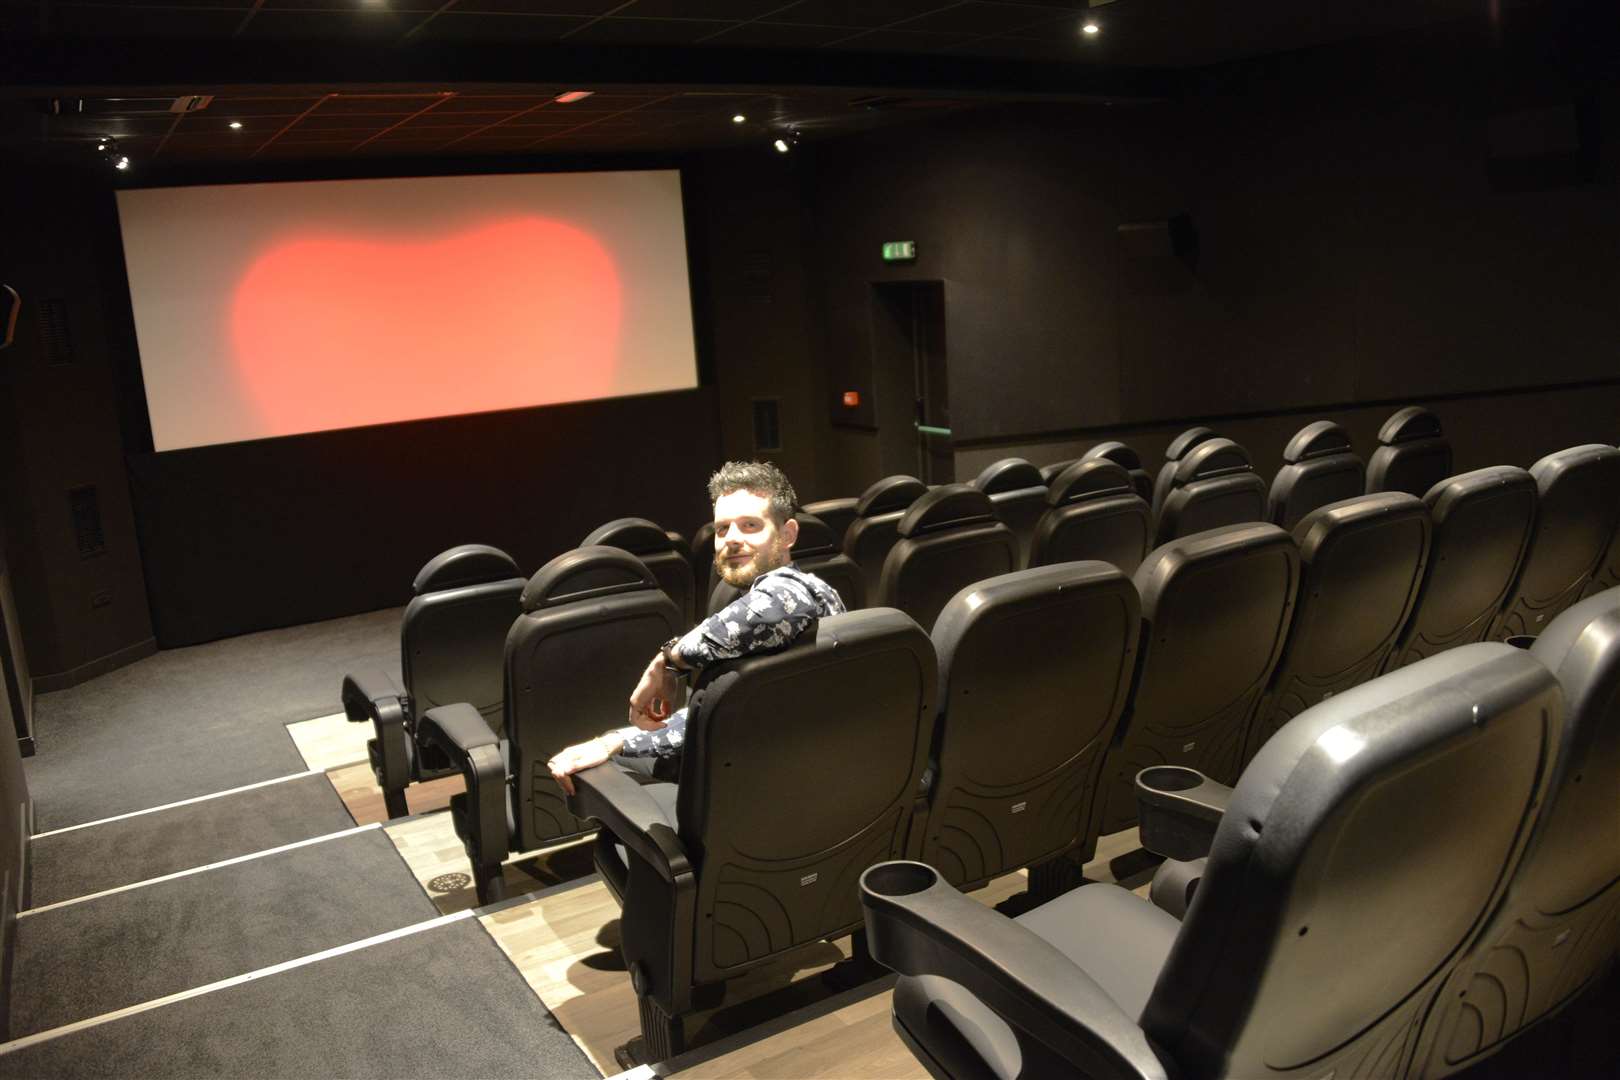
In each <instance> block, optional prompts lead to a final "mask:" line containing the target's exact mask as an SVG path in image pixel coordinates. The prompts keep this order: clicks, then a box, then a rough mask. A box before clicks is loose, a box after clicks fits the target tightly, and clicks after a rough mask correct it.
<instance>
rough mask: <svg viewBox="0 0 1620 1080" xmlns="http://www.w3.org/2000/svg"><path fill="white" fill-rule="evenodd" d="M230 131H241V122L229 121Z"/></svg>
mask: <svg viewBox="0 0 1620 1080" xmlns="http://www.w3.org/2000/svg"><path fill="white" fill-rule="evenodd" d="M231 130H232V131H241V130H242V121H240V120H232V121H231Z"/></svg>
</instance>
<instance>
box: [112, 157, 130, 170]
mask: <svg viewBox="0 0 1620 1080" xmlns="http://www.w3.org/2000/svg"><path fill="white" fill-rule="evenodd" d="M113 168H115V169H117V170H119V171H120V172H123V171H127V170H128V169H129V158H127V157H120V158H119V159H118V160H117V161H115V162H113Z"/></svg>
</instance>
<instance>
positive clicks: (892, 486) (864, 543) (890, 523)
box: [844, 476, 928, 600]
mask: <svg viewBox="0 0 1620 1080" xmlns="http://www.w3.org/2000/svg"><path fill="white" fill-rule="evenodd" d="M927 492H928V485H926V484H924V483H923V482H922V481H921V480H918V479H917V478H916V477H915V476H885V477H884V478H883V479H882V480H879V481H878V482H877V483H875V484H873V485H872V486H871V487H869V488H867V489H866V490H865V491H864V492H862V493H861V497H860V499H859V500H857V501H856V504H855V520H853V521H851V522H850V523H849V529H848V530H847V531H846V532H845V533H844V554H845V555H848V556H849V557H850V558H851V559H853V560H855V565H857V566H859V567H860V568H861V577H862V579H863V582H862V586H861V587H862V589H864V590H865V593H866V596H867V598H868V600H871V599H872V598H875V597H876V596H877V595H878V587H879V586H880V585H881V584H882V579H883V560H884V559H886V558H888V556H889V549H890V548H892V547H894V543H895V541H896V540H898V539H900V537H899V534H898V533H896V532H895V529H896V528H897V527H898V526H899V524H900V517H901V515H903V514H904V513H905V512H906V511H907V510H908V509H909V508H910V507H911V504H912V503H914V502H916V501H917V500H918V499H920V498H922V497H923V495H925V494H927Z"/></svg>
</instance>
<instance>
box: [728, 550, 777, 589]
mask: <svg viewBox="0 0 1620 1080" xmlns="http://www.w3.org/2000/svg"><path fill="white" fill-rule="evenodd" d="M780 556H781V550H780V549H779V548H777V547H775V546H772V547H770V548H767V549H764V550H761V551H756V552H754V556H753V558H751V559H749V560H748V561H747V562H745V563H735V564H734V563H732V562H730V561H729V560H728V559H727V557H726V553H725V551H724V550H721V551H717V552H715V553H714V570H715V573H717V574H719V575H720V580H721V581H724V582H725V583H726V584H727V585H730V586H731V587H732V588H735V589H746V588H748V587H749V586H750V585H752V584H753V583H754V579H755V578H757V577H759V575H761V574H768V573H770V572H771V571H772V570H775V569H777V568H778V567H781V566H785V565H787V560H786V559H783V558H781V557H780Z"/></svg>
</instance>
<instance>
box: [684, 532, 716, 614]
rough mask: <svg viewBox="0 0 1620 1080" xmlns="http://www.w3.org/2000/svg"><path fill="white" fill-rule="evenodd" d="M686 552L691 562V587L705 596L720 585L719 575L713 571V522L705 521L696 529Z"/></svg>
mask: <svg viewBox="0 0 1620 1080" xmlns="http://www.w3.org/2000/svg"><path fill="white" fill-rule="evenodd" d="M687 550H688V552H689V553H690V558H691V562H692V585H693V587H694V588H696V589H697V590H698V591H699V592H700V593H702V594H703V595H705V596H707V595H709V594H710V593H712V592H714V587H715V586H716V585H718V584H720V575H719V574H718V573H717V572H716V571H715V569H714V522H712V521H705V522H704V523H703V524H702V525H699V526H698V527H697V529H696V530H695V531H694V532H693V533H692V542H691V544H689V545H688V546H687Z"/></svg>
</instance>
